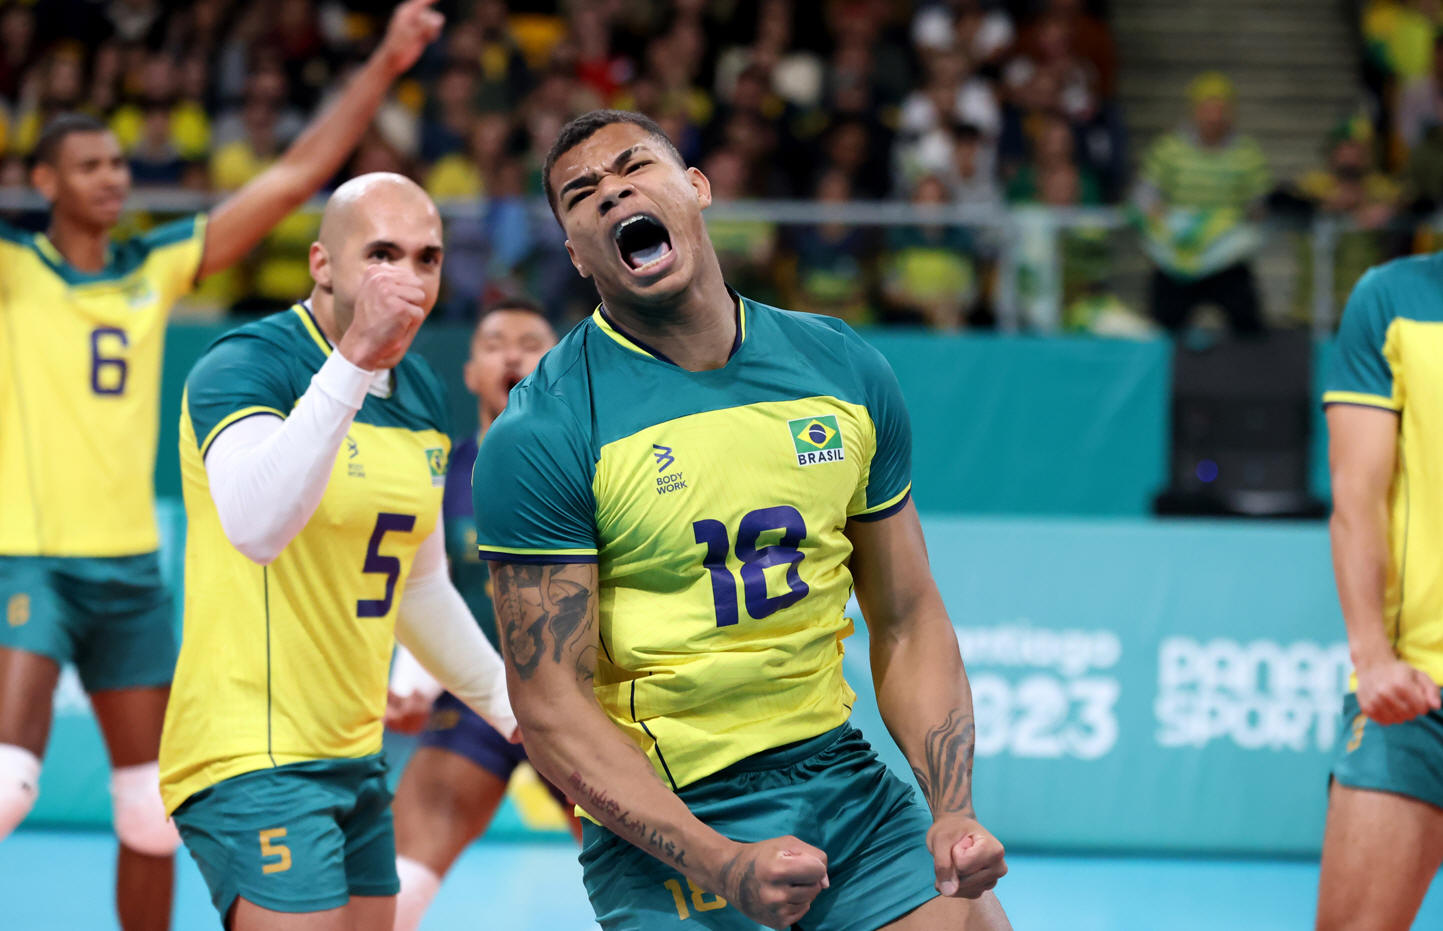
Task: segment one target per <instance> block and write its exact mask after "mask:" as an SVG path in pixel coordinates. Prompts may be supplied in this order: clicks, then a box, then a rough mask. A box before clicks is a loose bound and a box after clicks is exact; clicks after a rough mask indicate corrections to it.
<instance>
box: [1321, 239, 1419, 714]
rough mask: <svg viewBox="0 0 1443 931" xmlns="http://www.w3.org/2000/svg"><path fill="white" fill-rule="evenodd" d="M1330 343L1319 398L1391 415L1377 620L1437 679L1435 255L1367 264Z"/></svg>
mask: <svg viewBox="0 0 1443 931" xmlns="http://www.w3.org/2000/svg"><path fill="white" fill-rule="evenodd" d="M1333 352H1334V355H1333V361H1332V368H1331V370H1330V372H1329V376H1328V381H1327V390H1326V391H1325V392H1324V394H1323V403H1324V404H1360V405H1364V406H1367V407H1377V408H1382V409H1384V410H1390V411H1395V412H1396V413H1397V414H1398V459H1397V465H1396V466H1395V472H1394V476H1393V483H1392V487H1391V489H1390V491H1389V496H1388V497H1389V501H1388V504H1389V510H1390V518H1389V521H1388V550H1389V559H1388V578H1387V587H1386V590H1385V596H1384V603H1383V623H1384V624H1385V625H1386V627H1387V633H1388V637H1389V639H1390V640H1391V641H1392V643H1393V648H1394V650H1395V651H1396V652H1397V654H1398V656H1399V657H1401V658H1402V659H1404V660H1406V661H1407V662H1409V663H1411V664H1412V665H1414V666H1416V667H1418V668H1419V669H1422V670H1423V671H1424V672H1426V673H1427V674H1428V675H1429V676H1431V677H1432V679H1433V681H1434V682H1437V683H1438V684H1439V685H1443V572H1440V571H1439V569H1438V559H1439V557H1440V556H1443V255H1427V256H1418V257H1414V258H1407V259H1400V260H1398V261H1396V262H1390V263H1388V264H1387V265H1383V266H1380V267H1378V268H1374V269H1371V270H1370V271H1368V273H1367V274H1365V275H1364V276H1363V277H1362V278H1361V279H1360V280H1359V282H1358V284H1357V286H1356V287H1355V288H1354V289H1353V294H1352V296H1351V297H1350V298H1349V299H1348V306H1347V308H1346V310H1345V311H1344V313H1343V322H1342V324H1341V325H1340V326H1339V329H1338V338H1337V342H1336V344H1335V346H1334V350H1333ZM1354 687H1355V688H1356V680H1355V682H1354Z"/></svg>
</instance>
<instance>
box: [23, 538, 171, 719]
mask: <svg viewBox="0 0 1443 931" xmlns="http://www.w3.org/2000/svg"><path fill="white" fill-rule="evenodd" d="M0 610H3V611H4V612H5V621H6V623H4V624H0V647H5V648H8V649H11V650H25V651H26V652H29V653H38V654H40V655H41V656H48V657H49V658H51V659H53V660H55V662H57V663H60V664H61V665H64V664H65V663H74V664H75V668H76V670H77V671H78V672H79V673H80V681H81V683H82V684H84V686H85V690H86V691H87V692H101V691H105V690H107V689H127V688H141V687H146V686H156V685H168V684H170V678H171V675H172V674H173V673H174V671H175V658H176V642H175V611H174V608H173V606H172V603H171V598H170V592H169V590H167V589H166V587H165V585H164V584H163V583H162V582H161V580H160V558H159V557H158V555H157V554H155V553H144V554H142V555H139V556H114V557H106V558H101V557H79V556H65V557H62V556H0Z"/></svg>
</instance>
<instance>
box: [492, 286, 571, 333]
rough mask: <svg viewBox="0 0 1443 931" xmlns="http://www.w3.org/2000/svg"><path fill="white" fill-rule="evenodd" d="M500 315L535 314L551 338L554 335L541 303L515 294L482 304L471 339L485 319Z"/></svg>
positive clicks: (553, 329) (549, 319)
mask: <svg viewBox="0 0 1443 931" xmlns="http://www.w3.org/2000/svg"><path fill="white" fill-rule="evenodd" d="M500 313H523V314H535V315H536V316H537V317H540V318H541V322H542V323H545V324H546V328H547V329H548V330H550V331H551V333H552V335H553V336H554V335H555V334H556V327H554V326H553V325H552V324H551V318H550V317H548V316H546V309H545V308H544V307H542V306H541V302H540V301H536V300H533V299H531V298H529V297H526V296H525V295H523V294H517V295H513V296H511V297H499V298H496V299H495V300H491V301H487V302H486V303H484V304H482V305H481V310H480V312H479V313H477V314H476V327H475V330H473V331H472V335H473V337H474V335H475V333H476V331H478V330H480V329H481V324H483V323H485V322H486V318H487V317H489V316H491V315H492V314H500Z"/></svg>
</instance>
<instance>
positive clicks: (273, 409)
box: [185, 324, 299, 455]
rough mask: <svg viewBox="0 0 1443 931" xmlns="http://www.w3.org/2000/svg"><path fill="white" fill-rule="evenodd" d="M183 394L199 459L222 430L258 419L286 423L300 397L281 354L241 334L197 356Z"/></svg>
mask: <svg viewBox="0 0 1443 931" xmlns="http://www.w3.org/2000/svg"><path fill="white" fill-rule="evenodd" d="M249 326H255V324H251V325H249ZM185 393H186V398H187V401H188V404H187V410H186V413H187V415H188V416H189V417H190V422H191V429H192V431H193V432H194V434H195V437H196V439H197V441H199V446H200V452H201V453H202V455H204V454H205V453H206V452H207V451H208V450H209V448H210V445H211V443H213V442H215V438H216V436H218V435H219V434H220V432H221V431H222V430H223V429H225V428H226V427H229V426H230V425H232V424H234V423H236V422H237V421H239V420H243V419H244V418H246V417H252V416H257V415H260V414H267V415H272V414H273V415H276V416H279V417H281V418H284V417H285V416H286V415H285V413H284V412H285V411H289V410H290V409H291V408H293V407H294V406H295V402H296V399H297V398H298V397H299V395H298V394H297V393H296V391H295V390H294V389H293V388H292V386H291V379H290V373H289V370H288V367H287V357H286V353H285V350H284V349H283V348H282V347H281V346H280V345H277V344H275V343H273V342H271V341H270V340H269V339H266V338H264V337H262V336H259V335H257V334H255V333H248V332H246V331H245V330H242V331H240V332H238V333H231V334H228V335H226V336H223V337H221V338H220V340H218V341H217V342H216V343H215V344H214V345H212V346H211V347H210V348H209V349H207V350H206V351H205V353H204V354H203V355H201V357H200V359H199V360H198V361H197V362H196V363H195V367H194V368H192V369H191V370H190V375H189V376H188V377H187V378H186V381H185ZM202 438H204V439H203V441H202Z"/></svg>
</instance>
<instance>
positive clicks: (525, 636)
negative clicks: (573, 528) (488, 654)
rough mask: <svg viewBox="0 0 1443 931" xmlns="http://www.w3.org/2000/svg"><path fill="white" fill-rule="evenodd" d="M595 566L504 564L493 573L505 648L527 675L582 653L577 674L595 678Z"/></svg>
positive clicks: (518, 672)
mask: <svg viewBox="0 0 1443 931" xmlns="http://www.w3.org/2000/svg"><path fill="white" fill-rule="evenodd" d="M593 571H594V570H593V569H592V568H591V567H590V566H573V565H556V566H528V565H521V564H517V563H503V564H501V565H499V566H497V567H496V569H495V571H494V572H492V580H493V581H492V588H493V591H494V593H495V603H496V621H497V626H498V627H499V628H500V630H501V645H502V651H503V652H504V653H505V655H506V659H507V660H509V661H510V663H511V665H512V667H513V668H514V669H515V670H516V675H517V676H519V677H520V678H521V679H530V678H531V677H532V676H533V675H535V674H536V670H537V668H538V667H540V665H541V663H542V661H543V660H545V659H546V658H547V657H548V655H549V656H550V659H551V662H552V663H558V664H559V663H561V662H562V659H563V657H566V656H570V655H571V654H572V653H573V652H575V653H577V656H576V658H575V663H576V668H577V674H578V676H580V675H581V674H582V671H583V669H585V670H586V671H587V675H588V677H589V675H590V670H591V669H594V668H595V665H596V650H595V648H594V647H591V646H590V644H586V643H584V642H583V641H584V640H585V639H586V638H587V636H588V635H589V634H590V633H591V632H592V631H593V630H594V627H595V623H594V622H595V617H596V615H595V610H594V607H595V601H594V599H595V595H596V593H595V590H594V585H592V584H590V583H591V578H590V573H591V572H593Z"/></svg>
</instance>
